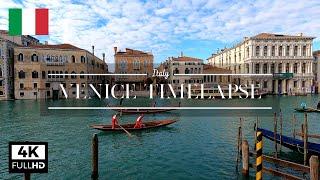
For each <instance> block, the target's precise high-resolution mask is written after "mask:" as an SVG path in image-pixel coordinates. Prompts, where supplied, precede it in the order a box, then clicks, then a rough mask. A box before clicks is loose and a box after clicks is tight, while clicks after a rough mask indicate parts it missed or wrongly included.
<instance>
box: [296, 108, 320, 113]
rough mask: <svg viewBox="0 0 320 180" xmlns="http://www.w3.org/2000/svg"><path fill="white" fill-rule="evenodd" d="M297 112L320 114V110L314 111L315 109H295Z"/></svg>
mask: <svg viewBox="0 0 320 180" xmlns="http://www.w3.org/2000/svg"><path fill="white" fill-rule="evenodd" d="M294 110H295V111H297V112H316V113H320V109H314V108H295V109H294Z"/></svg>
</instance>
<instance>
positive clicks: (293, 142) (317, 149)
mask: <svg viewBox="0 0 320 180" xmlns="http://www.w3.org/2000/svg"><path fill="white" fill-rule="evenodd" d="M257 131H261V132H262V135H263V136H264V137H266V138H267V139H270V140H272V141H274V133H273V132H272V131H269V130H267V129H262V128H257ZM276 141H277V143H280V135H279V134H276ZM281 144H282V145H283V146H284V147H287V148H289V149H292V150H295V151H299V152H303V146H304V145H303V140H300V139H295V138H292V137H288V136H283V135H282V136H281ZM308 154H312V155H318V156H319V155H320V144H317V143H312V142H308Z"/></svg>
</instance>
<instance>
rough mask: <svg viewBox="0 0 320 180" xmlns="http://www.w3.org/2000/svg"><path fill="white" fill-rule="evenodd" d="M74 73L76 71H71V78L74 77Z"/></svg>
mask: <svg viewBox="0 0 320 180" xmlns="http://www.w3.org/2000/svg"><path fill="white" fill-rule="evenodd" d="M74 74H76V72H74V71H72V72H71V79H75V78H76V75H74Z"/></svg>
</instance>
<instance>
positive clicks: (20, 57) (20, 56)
mask: <svg viewBox="0 0 320 180" xmlns="http://www.w3.org/2000/svg"><path fill="white" fill-rule="evenodd" d="M18 61H23V54H22V53H20V54H19V55H18Z"/></svg>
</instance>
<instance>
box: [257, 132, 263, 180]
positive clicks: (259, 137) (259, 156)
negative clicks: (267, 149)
mask: <svg viewBox="0 0 320 180" xmlns="http://www.w3.org/2000/svg"><path fill="white" fill-rule="evenodd" d="M262 146H263V144H262V132H260V131H258V132H257V141H256V154H257V156H256V166H257V170H256V180H261V179H262Z"/></svg>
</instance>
